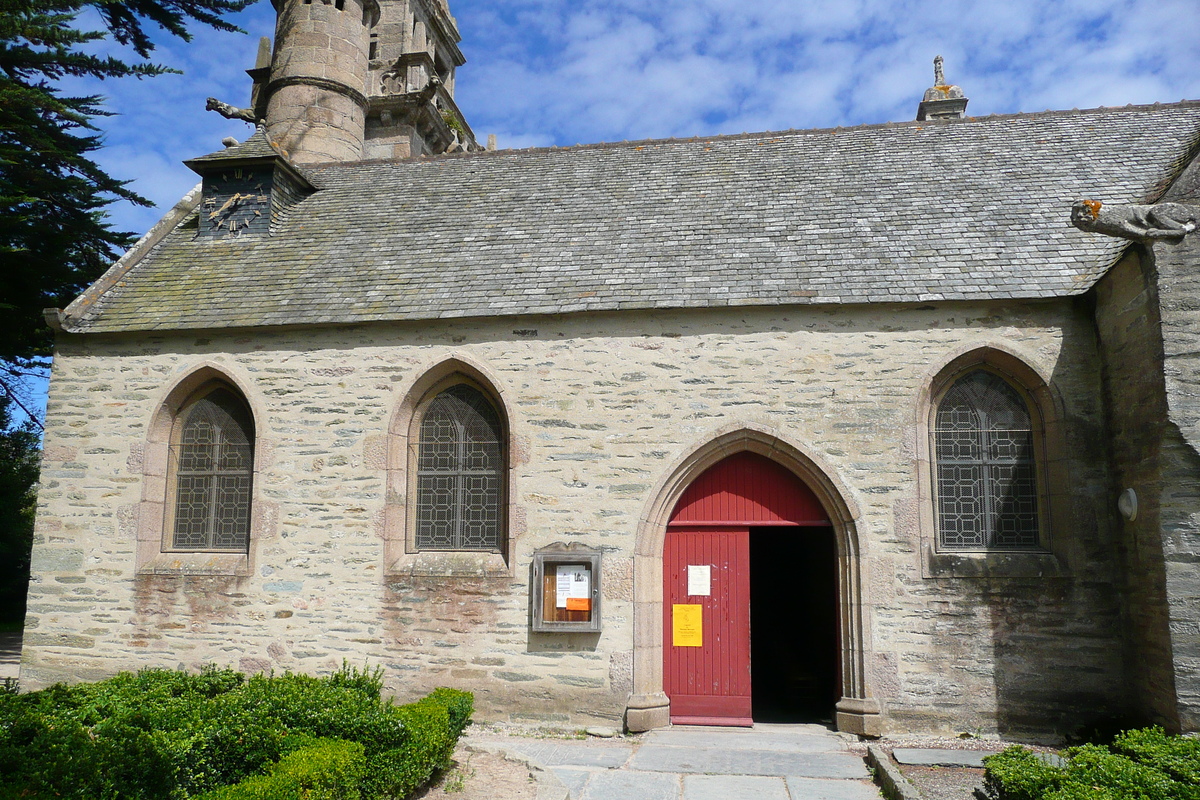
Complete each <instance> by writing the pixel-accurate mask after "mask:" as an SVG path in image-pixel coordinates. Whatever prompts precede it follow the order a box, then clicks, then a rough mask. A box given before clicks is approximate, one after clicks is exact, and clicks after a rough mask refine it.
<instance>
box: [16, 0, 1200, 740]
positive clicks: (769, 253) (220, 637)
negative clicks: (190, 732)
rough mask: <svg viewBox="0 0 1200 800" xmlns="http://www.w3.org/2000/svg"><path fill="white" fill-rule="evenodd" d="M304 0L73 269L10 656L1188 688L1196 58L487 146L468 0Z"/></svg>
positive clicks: (767, 693)
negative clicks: (180, 194) (970, 95)
mask: <svg viewBox="0 0 1200 800" xmlns="http://www.w3.org/2000/svg"><path fill="white" fill-rule="evenodd" d="M275 5H276V8H277V11H278V26H277V29H276V35H275V40H274V47H273V48H271V47H269V46H267V47H265V48H263V49H262V50H261V52H260V56H259V61H258V64H257V65H256V67H255V68H254V69H252V70H250V76H251V78H252V83H253V88H252V92H251V101H250V103H249V106H248V107H246V108H238V107H234V106H231V105H229V104H227V103H224V102H221V101H219V100H217V99H215V98H214V99H213V100H211V101H210V103H209V106H210V107H211V108H213V109H215V110H217V111H219V112H220V113H223V114H225V115H226V116H230V117H234V118H242V119H247V120H251V121H254V122H256V123H258V127H257V129H256V132H255V133H254V134H253V135H251V136H249V137H248V138H247V139H246V140H245V141H242V142H237V141H236V140H233V139H228V140H226V146H225V147H224V148H223V149H221V150H219V151H218V152H214V153H211V154H208V155H200V156H198V157H197V158H194V159H192V160H191V161H188V162H187V164H188V166H189V167H191V168H192V169H193V170H194V171H195V172H196V173H198V175H199V177H200V184H199V185H198V186H197V187H196V189H195V190H193V191H192V192H191V193H189V194H188V195H187V196H186V197H185V198H183V199H182V200H181V201H180V202H179V203H178V204H177V205H176V206H175V207H174V208H173V209H171V210H170V211H169V212H168V213H167V214H166V216H165V217H164V218H163V219H162V220H161V221H160V222H159V223H158V224H157V225H156V226H155V227H154V228H153V229H152V230H151V231H150V232H149V233H147V234H146V236H145V237H143V238H142V239H141V241H139V242H138V243H137V244H136V245H135V246H134V247H133V248H132V249H131V250H130V251H129V252H128V253H127V254H126V255H125V256H124V257H122V258H121V259H120V260H119V261H118V262H117V263H116V264H114V265H113V266H112V268H111V269H110V270H109V271H108V272H107V274H105V275H104V276H103V277H102V278H101V279H100V280H98V281H97V282H96V283H95V284H94V285H93V286H91V287H90V288H89V289H88V290H87V291H86V292H85V293H84V294H83V295H81V296H80V297H79V298H78V299H76V300H75V301H74V302H73V303H71V305H69V306H68V307H67V308H65V309H61V310H59V309H50V310H48V311H47V321H48V322H49V323H50V324H51V325H52V326H54V327H55V329H56V331H57V349H56V352H55V356H54V366H53V374H52V379H51V385H50V400H49V408H48V411H47V418H46V433H45V449H44V460H43V467H42V483H41V486H40V489H39V494H38V500H39V508H38V518H37V527H36V534H35V535H36V539H35V545H34V553H33V578H32V582H31V585H30V592H29V603H28V616H27V619H26V628H25V638H24V651H23V655H22V662H21V677H20V681H21V686H22V688H24V689H35V688H38V687H43V686H46V685H48V684H51V683H54V682H57V681H72V680H91V679H99V678H103V677H106V676H109V675H112V674H114V673H116V672H117V671H119V670H131V669H138V668H142V667H148V666H161V667H171V668H174V667H181V668H185V669H199V668H200V667H202V666H203V665H206V664H217V665H221V666H226V665H228V666H233V667H236V668H239V669H241V670H244V671H248V672H256V671H269V670H274V671H276V672H281V671H284V670H292V671H299V672H308V673H327V672H329V671H332V670H336V669H338V668H339V667H340V666H341V665H342V664H343V663H344V662H345V663H349V664H351V665H355V666H362V665H368V666H371V667H376V666H377V667H381V668H382V669H383V670H384V675H385V680H386V686H387V688H388V690H389V691H391V692H392V693H394V694H395V695H396V696H397V697H398V698H400V699H408V698H413V697H416V696H418V695H420V694H423V693H425V692H427V691H429V690H431V689H432V688H434V687H437V686H453V687H456V688H460V689H465V690H469V691H471V692H473V693H474V694H475V698H476V708H477V712H476V717H477V718H479V719H484V720H487V719H497V720H499V719H503V720H515V721H538V722H547V723H554V724H562V725H568V724H570V725H575V724H586V723H589V722H592V723H595V722H601V721H607V722H608V724H614V725H624V726H626V727H627V728H628V729H630V730H635V731H638V730H647V729H650V728H654V727H659V726H663V725H667V724H671V723H675V724H689V723H690V724H724V725H742V726H744V725H751V724H753V723H754V722H755V721H782V722H788V721H820V720H829V721H831V722H832V723H834V724H836V726H837V727H838V728H839V729H840V730H843V731H849V732H853V733H858V734H863V735H868V736H877V735H880V734H882V733H886V732H888V731H902V730H903V731H925V732H958V731H965V730H970V731H977V732H978V731H982V732H992V733H1000V734H1005V735H1022V734H1033V735H1053V734H1058V735H1065V734H1069V733H1071V732H1073V731H1075V730H1078V729H1080V728H1081V727H1083V726H1085V725H1088V724H1091V723H1094V722H1097V721H1101V720H1105V719H1113V718H1116V719H1123V720H1138V721H1146V722H1156V723H1159V724H1162V725H1164V726H1166V727H1167V728H1168V729H1170V730H1174V731H1179V730H1185V731H1194V730H1197V729H1200V451H1198V449H1197V448H1198V446H1200V234H1197V233H1195V232H1194V231H1195V228H1196V225H1197V214H1198V213H1200V160H1198V158H1197V154H1198V153H1200V102H1196V101H1192V102H1181V103H1175V104H1169V105H1159V104H1155V105H1153V106H1129V107H1124V108H1098V109H1089V110H1072V111H1062V112H1044V113H1036V114H1012V115H1003V116H988V117H979V118H976V117H970V116H967V115H966V113H967V112H966V106H967V99H966V97H965V96H964V93H963V91H962V90H961V89H959V87H957V86H953V85H950V84H948V83H947V82H946V80H945V79H944V77H943V76H942V72H941V65H940V61H939V63H938V66H937V72H936V76H935V81H934V86H933V87H931V88H930V89H929V91H927V92H926V93H925V96H924V99H923V100H921V101H920V103H919V106H918V114H917V116H918V119H917V120H915V121H912V122H901V123H888V124H881V125H864V126H858V127H851V128H836V129H824V130H803V131H797V130H792V131H783V132H768V133H757V134H742V135H737V136H709V137H697V138H693V139H672V140H654V141H640V142H628V143H620V144H599V145H583V146H575V147H563V148H543V149H528V150H497V149H495V148H494V147H492V146H487V145H485V146H481V145H480V143H478V142H477V141H476V138H475V135H474V133H473V132H472V131H471V129H470V127H469V126H468V125H467V122H466V120H465V117H464V115H463V113H462V111H460V109H459V108H458V107H457V105H456V104H455V102H454V99H453V95H454V80H455V70H456V69H457V68H458V67H459V66H461V65H462V64H463V61H464V59H463V55H462V53H461V52H460V50H459V49H458V46H457V42H458V39H459V34H458V31H457V27H456V23H455V21H454V18H453V17H452V16H451V15H450V12H449V9H448V7H447V5H446V0H275ZM915 88H917V87H915ZM917 99H918V98H917V96H916V91H914V101H916V100H917ZM914 105H917V103H915V102H914Z"/></svg>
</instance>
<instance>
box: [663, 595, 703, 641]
mask: <svg viewBox="0 0 1200 800" xmlns="http://www.w3.org/2000/svg"><path fill="white" fill-rule="evenodd" d="M703 609H704V606H701V605H678V604H677V605H672V606H671V644H672V645H674V646H675V647H703V646H704V615H703V614H702V613H701V612H702V610H703Z"/></svg>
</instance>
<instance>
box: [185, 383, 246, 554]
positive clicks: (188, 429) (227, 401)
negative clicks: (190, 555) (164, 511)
mask: <svg viewBox="0 0 1200 800" xmlns="http://www.w3.org/2000/svg"><path fill="white" fill-rule="evenodd" d="M170 468H171V475H172V476H173V479H174V483H175V504H174V526H173V528H172V536H171V545H172V547H173V549H176V550H229V551H245V550H246V548H247V546H248V545H249V542H250V484H251V479H252V477H253V474H254V424H253V421H252V420H251V417H250V410H249V409H248V408H246V404H245V403H243V402H242V401H241V399H240V398H238V397H237V396H236V395H235V394H233V392H230V391H229V390H227V389H216V390H214V391H212V392H209V393H208V394H207V395H205V396H204V397H202V398H200V399H199V400H197V401H196V402H194V403H192V404H191V405H190V406H188V407H187V408H186V409H185V410H184V411H183V413H182V416H181V424H180V426H179V432H178V435H177V437H176V439H175V443H174V444H172V445H171V449H170Z"/></svg>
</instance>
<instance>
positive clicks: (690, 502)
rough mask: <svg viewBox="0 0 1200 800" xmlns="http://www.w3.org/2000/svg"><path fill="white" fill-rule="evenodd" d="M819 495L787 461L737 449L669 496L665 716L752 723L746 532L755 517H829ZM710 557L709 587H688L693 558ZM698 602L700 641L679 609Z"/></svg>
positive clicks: (697, 563) (791, 520)
mask: <svg viewBox="0 0 1200 800" xmlns="http://www.w3.org/2000/svg"><path fill="white" fill-rule="evenodd" d="M827 525H829V517H828V515H827V514H826V513H825V509H824V508H822V506H821V502H820V501H819V500H818V499H817V497H816V495H814V494H813V492H812V490H811V489H809V488H808V486H806V485H805V484H804V482H803V481H801V480H800V479H799V478H797V477H796V476H795V475H794V474H792V473H791V472H790V471H789V470H788V469H787V468H786V467H784V466H782V465H780V464H778V463H776V462H774V461H771V460H770V459H768V458H765V457H764V456H760V455H757V454H755V453H748V452H743V453H736V454H734V455H732V456H729V457H728V458H725V459H723V460H721V461H720V462H718V463H716V464H714V465H713V466H712V467H710V468H708V469H707V470H705V471H704V472H703V473H702V474H701V475H699V476H698V477H697V478H696V480H694V481H693V482H692V484H691V485H690V486H688V488H687V489H686V490H685V491H684V493H683V495H682V496H681V497H680V498H679V502H678V503H677V504H676V505H675V511H674V513H673V514H672V515H671V521H670V523H669V525H668V527H667V535H666V541H665V542H664V544H663V689H664V690H665V691H666V693H667V696H668V697H670V698H671V721H672V722H674V723H676V724H692V725H751V724H753V720H752V713H751V672H750V532H751V531H752V530H753V529H754V528H756V527H759V526H766V527H773V528H778V527H789V526H795V527H797V528H800V527H809V526H822V527H824V526H827ZM705 566H708V568H709V574H710V585H709V587H708V590H709V594H707V595H704V594H696V593H695V591H694V590H696V589H698V588H701V587H699V586H698V585H696V584H695V583H693V586H692V587H691V588H690V589H689V586H688V578H689V567H697V568H700V569H701V570H702V569H703V567H705ZM696 606H699V607H700V608H699V615H700V619H699V633H700V637H701V643H700V646H694V645H695V641H694V634H695V631H694V630H693V629H691V628H690V627H688V629H687V630H684V631H683V633H684V634H685V635H684V636H683V637H682V638H683V641H682V643H680V642H678V641H677V640H678V639H680V633H681V631H680V629H679V625H678V622H679V618H680V614H681V613H684V614H686V613H689V612H690V613H691V614H693V615H694V614H695V613H696Z"/></svg>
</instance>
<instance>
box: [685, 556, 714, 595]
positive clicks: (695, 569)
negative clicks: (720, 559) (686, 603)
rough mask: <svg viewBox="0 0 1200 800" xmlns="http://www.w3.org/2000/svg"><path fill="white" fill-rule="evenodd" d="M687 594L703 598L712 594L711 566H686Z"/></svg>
mask: <svg viewBox="0 0 1200 800" xmlns="http://www.w3.org/2000/svg"><path fill="white" fill-rule="evenodd" d="M688 594H689V595H693V596H696V595H702V596H704V597H708V596H709V595H711V594H712V565H711V564H688Z"/></svg>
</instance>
